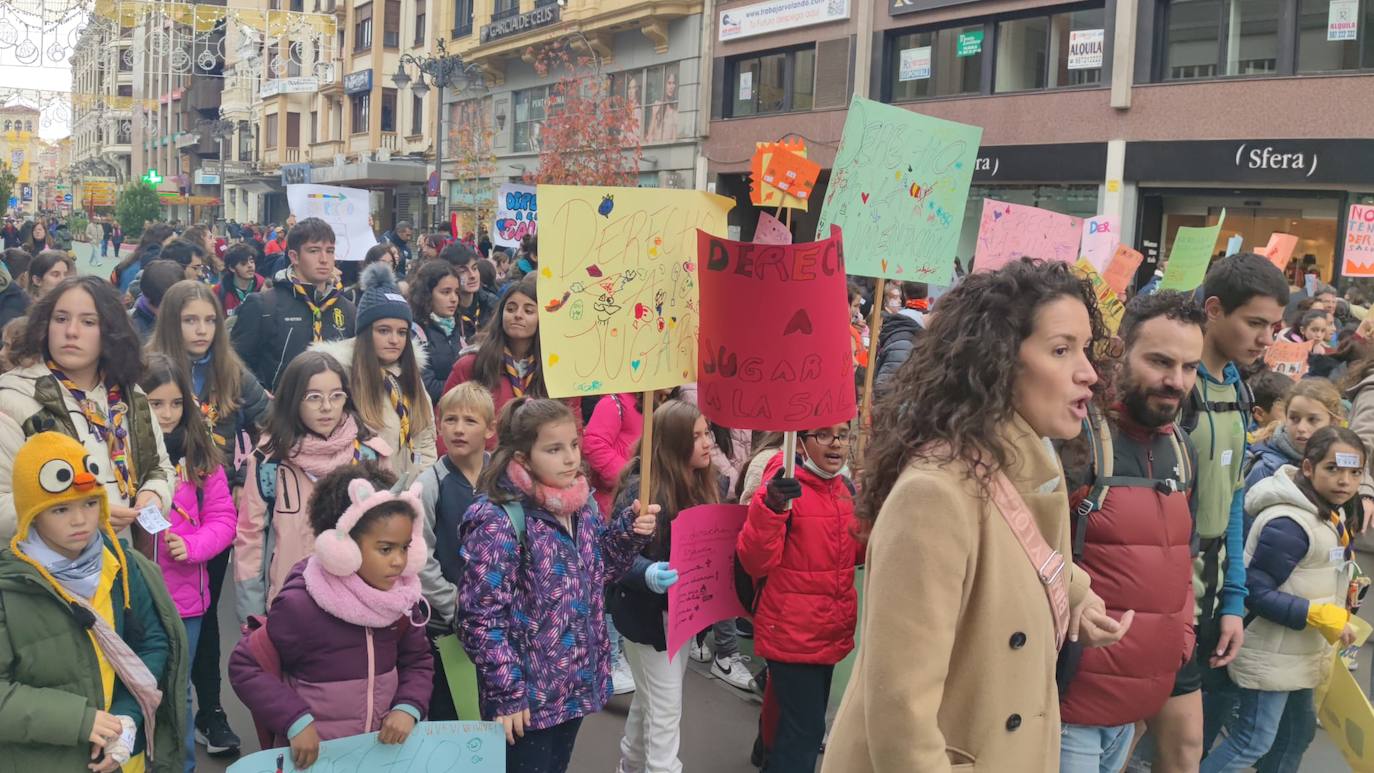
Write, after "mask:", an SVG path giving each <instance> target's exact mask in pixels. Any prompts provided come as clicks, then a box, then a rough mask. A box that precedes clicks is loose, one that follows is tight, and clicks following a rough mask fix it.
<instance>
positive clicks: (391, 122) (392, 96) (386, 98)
mask: <svg viewBox="0 0 1374 773" xmlns="http://www.w3.org/2000/svg"><path fill="white" fill-rule="evenodd" d="M382 131H384V132H394V131H396V89H382Z"/></svg>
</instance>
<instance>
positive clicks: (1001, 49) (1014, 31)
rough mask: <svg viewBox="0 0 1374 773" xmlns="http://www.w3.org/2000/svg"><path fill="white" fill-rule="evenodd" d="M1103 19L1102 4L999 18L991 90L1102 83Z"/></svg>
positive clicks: (1103, 56) (1000, 90)
mask: <svg viewBox="0 0 1374 773" xmlns="http://www.w3.org/2000/svg"><path fill="white" fill-rule="evenodd" d="M1104 18H1105V14H1104V12H1103V10H1102V9H1101V8H1092V9H1088V10H1083V11H1071V12H1069V13H1058V14H1055V15H1053V16H1036V17H1032V18H1028V19H1011V20H1008V21H1003V22H999V23H998V25H997V71H996V75H995V77H994V79H993V90H994V91H998V92H1005V91H1028V90H1032V89H1043V88H1063V87H1068V86H1086V85H1094V84H1099V83H1101V82H1102V66H1103V63H1104V60H1105V56H1106V54H1105V46H1106V28H1105V24H1104Z"/></svg>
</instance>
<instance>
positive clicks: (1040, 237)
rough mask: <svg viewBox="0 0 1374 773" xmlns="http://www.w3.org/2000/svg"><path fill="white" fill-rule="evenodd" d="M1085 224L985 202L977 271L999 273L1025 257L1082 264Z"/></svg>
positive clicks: (1035, 209) (1030, 209) (976, 253)
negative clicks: (1082, 239) (1079, 246)
mask: <svg viewBox="0 0 1374 773" xmlns="http://www.w3.org/2000/svg"><path fill="white" fill-rule="evenodd" d="M1082 231H1083V221H1082V220H1079V219H1078V218H1076V217H1070V216H1068V215H1061V214H1059V213H1058V212H1051V211H1049V210H1048V209H1040V208H1039V207H1029V206H1026V205H1024V204H1009V203H1007V202H1005V201H995V200H993V199H983V217H982V220H981V221H980V222H979V224H978V245H977V247H976V248H975V249H974V253H973V270H974V271H996V270H997V269H999V268H1001V267H1003V266H1005V265H1007V264H1008V263H1010V262H1012V261H1014V260H1018V259H1020V258H1023V257H1030V258H1039V259H1041V260H1058V261H1061V262H1064V263H1069V264H1072V263H1076V262H1077V261H1078V242H1079V238H1080V236H1081V234H1082Z"/></svg>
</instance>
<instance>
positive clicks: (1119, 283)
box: [1102, 244, 1145, 298]
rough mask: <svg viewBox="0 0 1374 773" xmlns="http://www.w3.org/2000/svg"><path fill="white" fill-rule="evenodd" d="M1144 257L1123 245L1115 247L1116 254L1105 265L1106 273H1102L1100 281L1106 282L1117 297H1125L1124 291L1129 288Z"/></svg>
mask: <svg viewBox="0 0 1374 773" xmlns="http://www.w3.org/2000/svg"><path fill="white" fill-rule="evenodd" d="M1143 260H1145V256H1144V255H1141V254H1140V253H1139V252H1137V251H1135V250H1133V249H1131V248H1130V247H1127V246H1126V245H1124V244H1118V245H1116V253H1115V254H1113V255H1112V259H1111V261H1110V262H1108V263H1107V269H1106V271H1104V272H1102V279H1103V280H1105V281H1106V282H1107V286H1108V287H1111V288H1112V289H1113V290H1115V291H1116V294H1117V295H1120V296H1122V297H1123V298H1124V297H1125V296H1126V289H1127V288H1129V287H1130V286H1131V280H1132V279H1134V278H1135V272H1136V269H1138V268H1140V263H1141V261H1143Z"/></svg>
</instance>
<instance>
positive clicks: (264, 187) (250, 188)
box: [225, 180, 279, 193]
mask: <svg viewBox="0 0 1374 773" xmlns="http://www.w3.org/2000/svg"><path fill="white" fill-rule="evenodd" d="M225 184H226V185H228V186H232V187H235V188H238V189H239V190H241V191H244V192H245V193H277V192H278V190H279V189H278V188H276V187H275V186H273V185H272V184H271V183H268V182H263V181H262V180H244V181H243V182H231V183H225Z"/></svg>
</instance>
